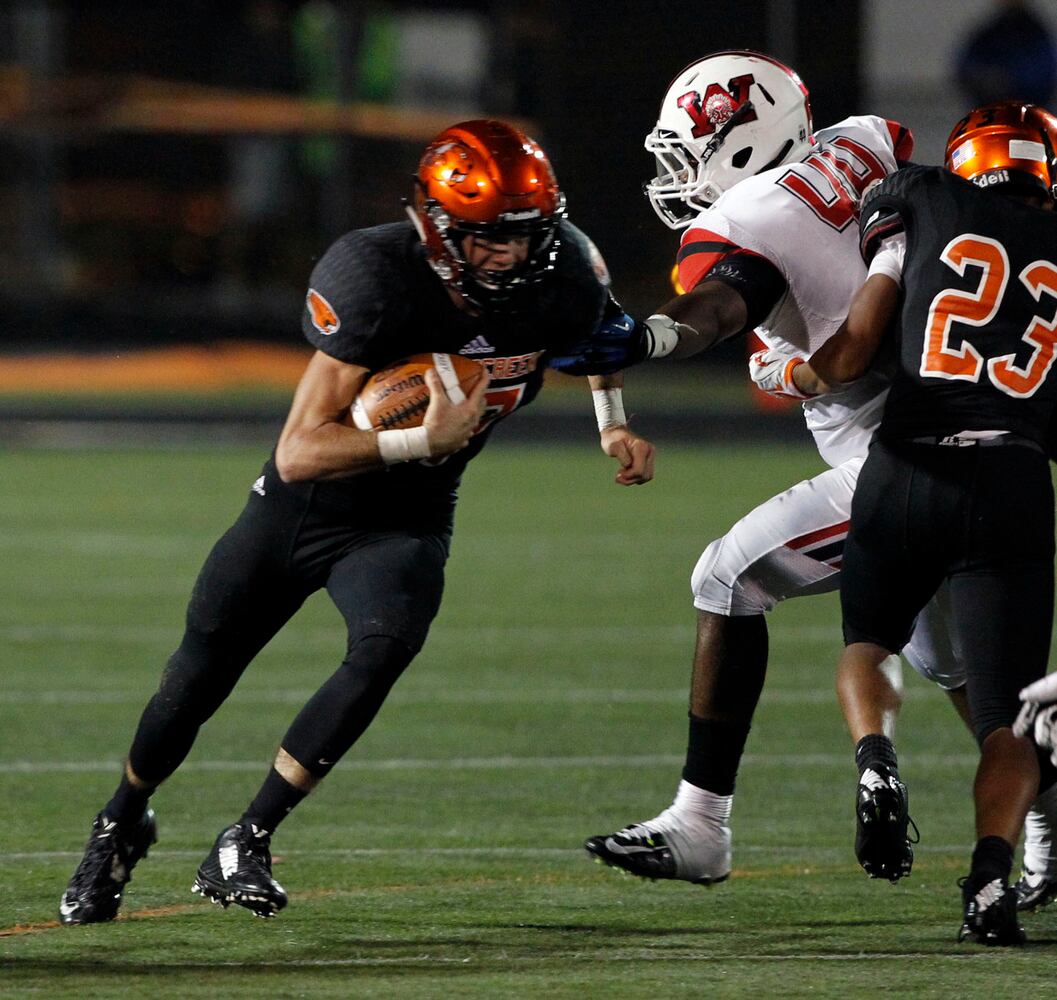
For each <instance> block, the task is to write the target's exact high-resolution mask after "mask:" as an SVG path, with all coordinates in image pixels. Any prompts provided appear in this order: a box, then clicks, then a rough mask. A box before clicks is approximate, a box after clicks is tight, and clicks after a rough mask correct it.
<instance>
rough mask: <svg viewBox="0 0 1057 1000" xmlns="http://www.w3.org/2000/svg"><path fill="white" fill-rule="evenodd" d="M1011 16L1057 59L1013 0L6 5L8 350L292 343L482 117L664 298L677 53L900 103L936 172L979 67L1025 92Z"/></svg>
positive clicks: (623, 273)
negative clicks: (651, 148) (309, 285)
mask: <svg viewBox="0 0 1057 1000" xmlns="http://www.w3.org/2000/svg"><path fill="white" fill-rule="evenodd" d="M1050 6H1052V5H1050ZM1011 10H1012V11H1014V19H1015V20H1016V19H1017V18H1019V19H1020V20H1019V22H1018V25H1017V26H1015V27H1016V30H1018V31H1022V32H1023V31H1025V30H1026V31H1027V32H1028V34H1029V36H1031V37H1034V38H1037V39H1039V40H1040V43H1041V48H1040V52H1041V53H1042V55H1041V57H1037V56H1032V58H1033V59H1037V58H1042V60H1043V61H1045V58H1046V52H1047V51H1049V52H1050V53H1051V55H1052V39H1051V38H1050V37H1049V35H1048V34H1047V24H1049V25H1051V26H1052V24H1053V22H1054V18H1055V17H1057V13H1055V12H1054V11H1053V10H1050V7H1049V6H1043V7H1042V8H1041V11H1042V13H1041V20H1039V16H1036V15H1033V14H1032V9H1031V8H1030V6H1027V5H1025V4H1023V3H1015V2H1008V0H1007V2H1004V3H994V2H992V0H966V2H959V3H955V2H949V3H943V2H940V3H935V4H931V5H928V7H927V9H926V8H921V7H920V5H918V4H916V3H904V2H903V0H875V2H873V3H871V4H865V3H861V2H859V0H840V2H830V0H813V2H807V0H741V2H727V0H711V2H707V3H698V4H685V3H679V4H675V3H653V2H650V3H637V2H628V0H610V2H601V0H578V2H576V3H568V2H564V0H531V2H529V0H446V2H443V3H441V2H411V0H373V2H367V3H346V2H335V0H302V2H280V0H240V2H231V3H223V4H218V3H212V2H206V0H170V2H168V3H154V2H146V3H135V4H133V3H117V2H113V0H93V2H91V3H87V2H82V3H76V2H71V0H6V2H0V123H2V128H0V351H2V352H4V353H3V355H0V364H2V361H3V358H4V357H7V358H11V357H17V356H18V355H19V354H24V353H25V352H40V351H54V350H67V351H70V350H72V351H106V350H114V349H127V348H130V347H148V346H158V345H160V344H166V343H181V344H216V343H219V342H223V341H226V340H230V339H238V340H250V341H254V342H264V343H268V342H270V343H282V344H298V345H300V339H299V333H298V317H299V314H300V307H301V301H302V296H303V294H304V289H305V284H306V280H307V277H308V274H309V272H310V270H311V268H312V264H313V261H314V260H315V259H316V258H317V257H318V256H319V255H320V254H321V253H322V252H323V251H324V250H325V249H326V247H327V246H328V244H329V243H330V242H331V241H332V240H333V239H334V238H335V237H336V236H338V235H339V234H341V233H342V232H344V231H346V230H348V229H350V228H354V227H358V226H366V225H372V224H376V223H380V222H385V221H392V220H395V219H397V218H400V217H401V213H402V209H401V203H400V202H401V198H403V197H404V196H406V195H407V194H408V193H409V188H410V176H411V172H412V170H413V169H414V167H415V164H416V162H417V159H418V156H419V153H420V151H421V148H422V146H423V145H424V143H425V142H426V141H427V140H428V139H429V138H430V137H431V136H432V135H433V134H435V133H436V132H437V131H439V130H440V129H441V128H442V127H444V126H445V125H447V124H450V123H451V122H454V121H458V120H460V119H463V118H468V117H481V116H496V117H502V118H509V119H513V120H516V121H517V122H518V123H520V124H522V125H523V126H524V127H525V128H526V129H527V130H528V131H529V132H530V133H532V134H534V135H535V136H536V138H538V139H539V140H540V141H541V142H542V143H543V144H544V146H545V148H546V149H547V151H548V153H549V155H550V157H551V160H552V162H553V163H554V165H555V168H556V170H557V173H558V177H559V180H560V182H561V184H562V186H563V188H564V189H565V191H566V194H567V197H568V202H569V206H570V216H571V218H572V219H573V221H575V222H576V223H578V224H579V225H580V226H581V227H582V228H584V229H585V230H586V231H587V232H588V233H589V234H590V235H591V236H592V237H593V238H594V240H595V242H596V243H597V244H598V245H599V247H600V248H601V250H602V252H603V254H604V255H605V256H606V258H607V260H608V262H609V264H610V268H611V270H612V272H613V274H614V283H615V287H616V290H617V293H618V295H619V296H620V297H621V298H622V300H623V301H624V302H625V305H626V306H628V307H629V308H630V309H631V310H632V311H633V312H642V311H645V310H648V309H650V308H652V307H654V306H656V305H657V304H658V303H659V302H660V301H662V300H663V299H665V298H666V297H667V296H668V295H669V293H670V288H669V286H668V272H669V268H670V266H671V263H672V260H673V253H674V249H675V247H676V245H677V240H678V236H677V234H675V233H672V232H671V231H669V230H667V229H665V228H664V227H663V226H662V225H661V224H660V222H659V221H658V220H657V219H656V218H655V216H654V215H653V213H652V210H651V209H650V207H649V205H648V203H647V202H646V200H645V199H644V198H643V197H642V195H641V186H642V183H643V181H644V180H645V179H646V178H647V177H648V176H649V175H650V174H651V172H652V167H653V164H652V161H651V160H650V158H649V157H648V156H647V154H646V153H645V151H644V150H643V148H642V141H643V138H644V136H645V135H646V133H647V132H648V131H649V129H650V128H651V127H652V125H653V122H654V119H655V116H656V112H657V108H658V105H659V102H660V99H661V96H662V95H663V93H664V91H665V89H666V88H667V85H668V83H669V81H670V80H671V78H672V77H673V75H674V74H675V73H676V72H677V71H678V70H679V69H680V68H681V67H682V66H684V65H685V64H687V63H689V62H691V61H692V60H694V59H696V58H699V57H701V56H702V55H704V54H707V53H708V52H711V51H716V50H719V49H724V48H753V49H759V50H764V51H767V52H770V53H771V54H773V55H775V56H777V57H778V58H780V59H783V60H785V61H786V62H788V63H790V64H791V65H793V66H794V67H795V68H796V69H797V70H798V71H799V72H800V74H801V76H802V77H803V79H804V80H805V82H806V83H807V85H808V87H809V88H810V91H811V99H812V104H813V108H814V113H815V123H816V125H818V126H823V125H827V124H831V123H833V122H835V121H837V120H838V119H840V118H843V117H845V116H846V115H849V114H853V113H861V112H863V111H866V110H869V111H871V112H874V113H881V114H887V115H888V116H889V117H900V118H902V120H904V121H905V122H906V123H907V124H909V125H911V127H914V128H915V130H916V131H917V132H918V137H919V146H918V149H919V153H922V152H924V155H923V156H921V157H919V158H921V159H923V160H925V161H926V162H928V161H931V162H935V160H936V158H937V155H938V151H941V150H942V139H943V135H944V132H943V130H944V129H945V128H947V127H949V122H951V121H953V120H954V119H955V117H956V116H957V115H958V114H960V113H961V109H962V108H963V106H964V105H965V102H966V101H967V100H968V96H967V95H966V92H965V89H964V88H965V87H968V86H969V83H970V82H972V79H973V77H974V74H975V77H976V78H977V80H976V82H978V83H979V82H980V81H981V80H983V81H984V82H989V83H991V84H994V83H995V80H996V79H997V80H998V83H997V86H999V88H1001V87H1007V88H1008V87H1009V86H1017V85H1019V84H1018V83H1009V82H1005V81H1003V79H1002V78H1001V75H1000V73H999V74H997V75H996V70H995V65H992V62H988V60H989V59H992V57H994V61H995V62H996V64H997V65H998V67H999V69H1001V67H1002V65H1004V63H1003V60H1005V62H1006V63H1008V62H1009V61H1010V60H1012V62H1013V63H1015V64H1016V65H1017V66H1021V65H1022V64H1023V63H1024V57H1023V54H1022V53H1023V48H1022V46H1020V47H1018V46H1019V43H1015V44H1014V47H1013V55H1012V56H1010V55H1008V54H1003V51H1002V50H1000V47H999V48H998V54H997V55H994V52H995V51H996V46H995V45H990V47H989V44H988V39H991V38H992V37H994V35H995V29H993V28H992V27H990V26H989V24H990V22H989V21H988V18H992V19H993V18H994V17H996V16H999V15H1001V16H1007V18H1008V15H1009V12H1010V11H1011ZM1024 16H1027V17H1028V20H1029V23H1028V24H1027V27H1026V28H1025V25H1024V23H1023V19H1024ZM1032 16H1035V17H1036V20H1035V22H1031V17H1032ZM1032 23H1034V24H1035V27H1034V28H1033V27H1032ZM972 31H976V33H977V35H980V36H981V37H982V38H983V40H984V41H983V49H981V50H972V51H970V41H972V42H973V44H979V39H978V38H977V37H976V36H972V38H970V32H972ZM981 32H982V35H981ZM1017 37H1022V36H1017ZM1047 46H1049V49H1048V50H1047ZM981 53H982V54H981ZM1043 69H1045V67H1043ZM1044 75H1045V74H1043V76H1044ZM958 78H964V79H963V89H961V90H959V87H958V83H957V79H958ZM1035 78H1039V74H1038V73H1036V74H1035ZM1044 82H1045V81H1044ZM1051 84H1052V80H1051ZM0 383H2V380H0ZM0 389H2V384H0Z"/></svg>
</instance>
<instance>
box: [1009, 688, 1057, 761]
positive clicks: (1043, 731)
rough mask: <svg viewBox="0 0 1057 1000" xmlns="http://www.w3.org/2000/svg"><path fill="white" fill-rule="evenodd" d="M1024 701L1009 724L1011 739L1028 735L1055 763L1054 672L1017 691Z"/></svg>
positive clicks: (1056, 702)
mask: <svg viewBox="0 0 1057 1000" xmlns="http://www.w3.org/2000/svg"><path fill="white" fill-rule="evenodd" d="M1020 700H1021V701H1022V702H1024V704H1023V705H1022V706H1021V709H1020V714H1019V715H1018V716H1017V718H1016V721H1015V722H1014V723H1013V734H1014V735H1015V736H1028V737H1030V738H1031V739H1033V740H1034V741H1035V742H1036V744H1038V746H1040V747H1041V748H1042V749H1043V750H1049V751H1050V760H1052V761H1053V762H1054V764H1057V673H1055V674H1048V675H1047V676H1046V677H1043V678H1042V680H1039V681H1035V683H1034V684H1029V685H1028V686H1027V687H1026V688H1024V690H1023V691H1021V692H1020Z"/></svg>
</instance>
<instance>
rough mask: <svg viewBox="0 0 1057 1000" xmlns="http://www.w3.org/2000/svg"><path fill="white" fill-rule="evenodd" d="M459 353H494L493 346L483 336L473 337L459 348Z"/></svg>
mask: <svg viewBox="0 0 1057 1000" xmlns="http://www.w3.org/2000/svg"><path fill="white" fill-rule="evenodd" d="M459 353H460V354H494V353H495V348H494V347H493V346H492V345H491V344H490V343H488V341H487V340H485V339H484V337H474V338H473V340H471V341H470V342H469V343H468V344H463V346H462V347H460V348H459Z"/></svg>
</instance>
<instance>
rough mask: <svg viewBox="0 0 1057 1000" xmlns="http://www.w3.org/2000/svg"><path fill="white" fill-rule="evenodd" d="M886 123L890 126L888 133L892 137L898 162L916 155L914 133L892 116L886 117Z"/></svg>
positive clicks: (904, 161)
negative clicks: (895, 120) (893, 119)
mask: <svg viewBox="0 0 1057 1000" xmlns="http://www.w3.org/2000/svg"><path fill="white" fill-rule="evenodd" d="M885 124H886V125H887V126H888V134H889V135H890V136H891V137H892V150H893V152H894V153H895V157H896V163H906V161H907V160H909V159H910V157H911V156H913V155H914V133H913V132H911V131H910V129H908V128H906V126H904V125H900V124H899V122H894V121H892V119H891V118H886V119H885Z"/></svg>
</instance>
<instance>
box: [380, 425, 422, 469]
mask: <svg viewBox="0 0 1057 1000" xmlns="http://www.w3.org/2000/svg"><path fill="white" fill-rule="evenodd" d="M378 454H379V455H381V456H382V461H383V462H385V464H386V465H394V464H395V463H397V462H411V461H413V460H414V459H416V458H429V437H428V435H427V432H426V428H425V427H410V428H408V429H406V430H402V431H379V432H378Z"/></svg>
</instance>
